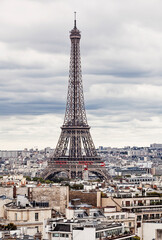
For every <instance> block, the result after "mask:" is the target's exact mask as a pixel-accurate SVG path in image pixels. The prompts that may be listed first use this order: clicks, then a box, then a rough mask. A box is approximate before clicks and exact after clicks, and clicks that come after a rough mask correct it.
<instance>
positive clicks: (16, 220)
mask: <svg viewBox="0 0 162 240" xmlns="http://www.w3.org/2000/svg"><path fill="white" fill-rule="evenodd" d="M15 221H17V213H15Z"/></svg>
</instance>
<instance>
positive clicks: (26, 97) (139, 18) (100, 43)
mask: <svg viewBox="0 0 162 240" xmlns="http://www.w3.org/2000/svg"><path fill="white" fill-rule="evenodd" d="M161 9H162V1H161V0H142V1H141V0H131V1H130V0H91V1H87V0H82V1H80V0H68V1H67V0H1V1H0V149H3V150H4V149H23V148H25V147H27V148H31V147H38V148H44V147H47V146H50V147H55V145H56V143H57V140H58V138H59V135H60V131H61V130H60V126H61V125H62V123H63V119H64V112H65V106H66V94H67V84H68V70H69V57H70V39H69V31H70V30H71V29H72V28H73V12H74V11H77V26H78V28H79V30H81V33H82V39H81V56H82V72H83V84H84V93H85V105H86V110H87V118H88V123H89V125H90V126H91V134H92V137H93V140H94V143H95V145H96V146H99V145H103V146H117V147H119V146H121V147H122V146H127V145H130V146H134V145H136V146H137V145H138V146H148V145H149V144H150V143H154V142H156V143H162V134H161V133H162V14H161Z"/></svg>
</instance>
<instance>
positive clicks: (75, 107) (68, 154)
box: [42, 13, 107, 178]
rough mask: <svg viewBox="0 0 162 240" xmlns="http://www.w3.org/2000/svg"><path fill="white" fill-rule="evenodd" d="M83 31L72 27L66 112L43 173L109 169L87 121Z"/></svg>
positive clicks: (71, 175)
mask: <svg viewBox="0 0 162 240" xmlns="http://www.w3.org/2000/svg"><path fill="white" fill-rule="evenodd" d="M80 39H81V33H80V31H79V30H78V29H77V26H76V13H75V18H74V28H73V29H72V30H71V31H70V40H71V54H70V71H69V84H68V94H67V104H66V112H65V118H64V123H63V126H62V127H61V135H60V138H59V140H58V143H57V146H56V149H55V151H54V155H53V156H52V157H51V158H50V159H49V161H48V166H47V168H46V169H45V170H44V173H43V175H42V176H43V177H44V178H49V176H50V175H51V176H54V175H55V174H57V173H59V172H66V173H67V175H68V177H69V178H76V177H78V178H83V174H84V172H85V171H86V170H88V171H91V172H93V173H95V174H96V175H98V176H99V177H101V178H107V173H106V169H105V167H104V164H103V163H102V161H101V158H100V156H98V155H97V151H96V149H95V146H94V143H93V140H92V137H91V134H90V127H89V125H88V122H87V117H86V112H85V105H84V95H83V84H82V72H81V57H80Z"/></svg>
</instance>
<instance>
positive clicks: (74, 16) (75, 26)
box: [74, 12, 76, 28]
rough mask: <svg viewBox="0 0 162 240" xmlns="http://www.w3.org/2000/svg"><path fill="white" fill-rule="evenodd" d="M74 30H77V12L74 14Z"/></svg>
mask: <svg viewBox="0 0 162 240" xmlns="http://www.w3.org/2000/svg"><path fill="white" fill-rule="evenodd" d="M74 28H76V12H74Z"/></svg>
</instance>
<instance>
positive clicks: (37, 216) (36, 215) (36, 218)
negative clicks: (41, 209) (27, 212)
mask: <svg viewBox="0 0 162 240" xmlns="http://www.w3.org/2000/svg"><path fill="white" fill-rule="evenodd" d="M38 219H39V215H38V213H35V221H38Z"/></svg>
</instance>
